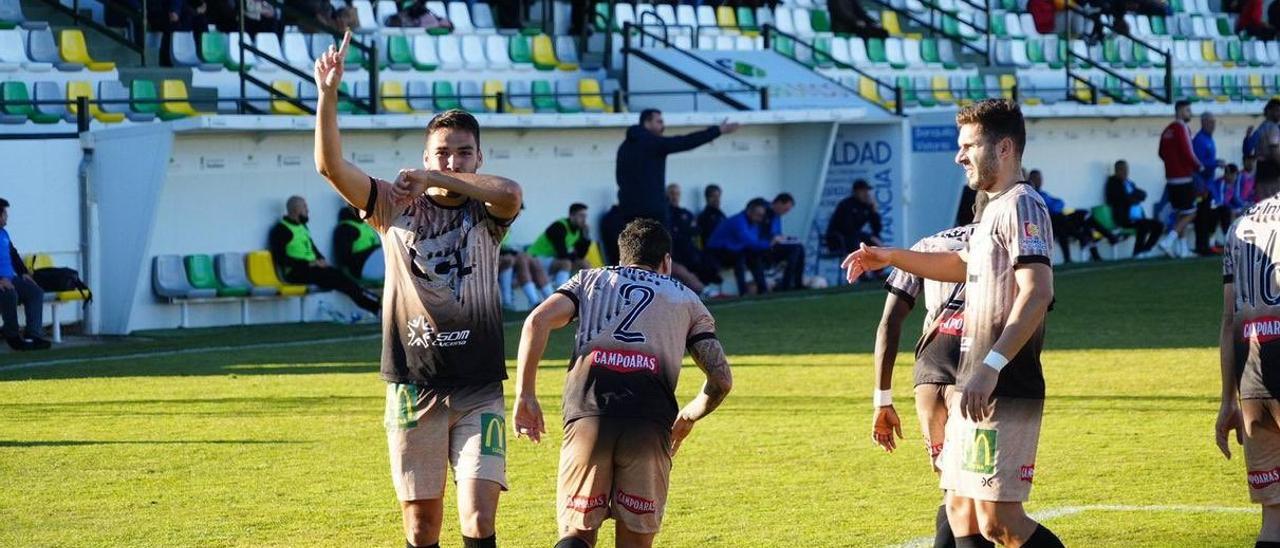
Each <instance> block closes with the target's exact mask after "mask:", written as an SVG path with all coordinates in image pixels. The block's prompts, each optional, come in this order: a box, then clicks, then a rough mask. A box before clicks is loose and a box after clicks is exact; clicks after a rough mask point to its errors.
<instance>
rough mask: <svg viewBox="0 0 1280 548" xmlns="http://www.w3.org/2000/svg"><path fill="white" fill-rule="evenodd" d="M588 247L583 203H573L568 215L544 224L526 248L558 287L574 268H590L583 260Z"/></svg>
mask: <svg viewBox="0 0 1280 548" xmlns="http://www.w3.org/2000/svg"><path fill="white" fill-rule="evenodd" d="M590 249H591V229H590V226H589V224H588V223H587V205H586V204H580V203H574V204H572V205H570V206H569V216H568V217H565V218H563V219H558V220H556V221H555V222H553V223H551V224H550V225H548V226H547V229H546V230H544V231H542V234H541V235H539V236H538V239H537V240H534V242H533V245H531V246H529V249H528V250H526V251H527V252H528V253H529V256H530V257H533V258H534V260H536V261H538V262H540V263H542V268H543V269H544V270H546V271H547V272H550V273H551V276H552V278H553V281H552V284H553V285H554V286H555V287H560V286H561V285H564V283H565V282H567V281H569V278H570V277H571V276H573V273H574V272H577V271H579V270H582V269H584V268H591V266H590V265H588V264H587V251H589V250H590Z"/></svg>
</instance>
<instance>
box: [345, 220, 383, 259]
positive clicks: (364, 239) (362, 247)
mask: <svg viewBox="0 0 1280 548" xmlns="http://www.w3.org/2000/svg"><path fill="white" fill-rule="evenodd" d="M341 224H344V225H348V226H352V227H355V229H356V232H358V233H359V234H360V235H359V236H357V237H356V241H355V242H352V243H351V254H352V255H359V254H360V253H364V252H365V251H368V250H370V249H373V248H375V247H378V246H380V245H382V238H380V237H379V236H378V231H376V230H374V229H373V227H371V226H369V225H368V224H367V223H361V222H356V221H349V220H348V221H342V223H341Z"/></svg>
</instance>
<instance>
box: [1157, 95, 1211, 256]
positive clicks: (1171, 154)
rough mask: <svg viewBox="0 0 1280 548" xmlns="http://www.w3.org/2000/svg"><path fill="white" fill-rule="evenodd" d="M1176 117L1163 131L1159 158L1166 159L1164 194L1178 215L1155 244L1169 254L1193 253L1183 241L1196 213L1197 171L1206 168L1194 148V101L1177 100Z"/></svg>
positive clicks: (1175, 105)
mask: <svg viewBox="0 0 1280 548" xmlns="http://www.w3.org/2000/svg"><path fill="white" fill-rule="evenodd" d="M1174 112H1175V115H1174V120H1173V122H1170V123H1169V125H1168V126H1166V127H1165V128H1164V132H1163V133H1161V134H1160V159H1161V160H1163V161H1164V179H1165V187H1164V188H1165V194H1166V195H1167V196H1168V197H1169V205H1170V206H1172V207H1173V209H1174V211H1176V212H1177V215H1178V218H1177V220H1176V221H1175V222H1174V223H1173V226H1172V227H1171V228H1170V230H1169V232H1167V233H1166V234H1165V235H1164V237H1163V238H1160V241H1159V242H1156V245H1157V246H1159V248H1160V250H1161V251H1164V252H1165V254H1166V255H1168V256H1170V257H1190V256H1194V254H1193V253H1191V251H1190V250H1189V249H1187V244H1186V242H1183V241H1182V231H1183V230H1184V229H1186V228H1187V225H1188V224H1190V223H1191V220H1192V219H1194V218H1195V216H1196V185H1195V174H1196V173H1199V172H1200V171H1201V170H1202V169H1203V168H1202V166H1201V165H1200V160H1199V159H1197V158H1196V154H1195V151H1194V150H1193V149H1192V148H1191V127H1190V126H1188V125H1187V123H1188V122H1190V121H1191V101H1187V100H1181V101H1178V102H1176V103H1174Z"/></svg>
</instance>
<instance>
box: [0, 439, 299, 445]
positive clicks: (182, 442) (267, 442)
mask: <svg viewBox="0 0 1280 548" xmlns="http://www.w3.org/2000/svg"><path fill="white" fill-rule="evenodd" d="M301 443H310V442H306V441H299V440H137V441H132V440H34V441H23V440H0V447H79V446H88V445H285V444H301Z"/></svg>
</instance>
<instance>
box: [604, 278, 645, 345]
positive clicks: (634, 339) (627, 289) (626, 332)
mask: <svg viewBox="0 0 1280 548" xmlns="http://www.w3.org/2000/svg"><path fill="white" fill-rule="evenodd" d="M619 293H621V294H622V298H624V299H626V300H628V301H630V300H632V295H633V294H638V295H637V296H636V304H635V306H633V307H631V311H630V312H628V313H627V316H626V317H625V318H623V319H622V323H620V324H618V327H617V328H616V329H614V330H613V338H614V339H617V340H618V341H621V342H624V343H642V342H644V341H645V338H644V333H636V332H634V331H630V329H631V324H632V323H635V321H636V318H639V317H640V313H641V312H644V309H645V308H647V307H648V306H649V303H651V302H653V289H652V288H650V287H647V286H643V285H636V284H627V285H624V286H622V290H621V291H620V292H619Z"/></svg>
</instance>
